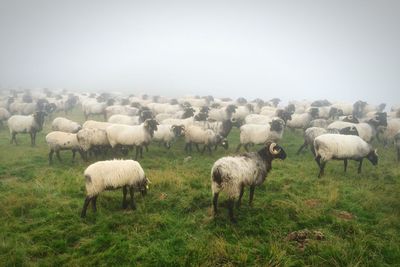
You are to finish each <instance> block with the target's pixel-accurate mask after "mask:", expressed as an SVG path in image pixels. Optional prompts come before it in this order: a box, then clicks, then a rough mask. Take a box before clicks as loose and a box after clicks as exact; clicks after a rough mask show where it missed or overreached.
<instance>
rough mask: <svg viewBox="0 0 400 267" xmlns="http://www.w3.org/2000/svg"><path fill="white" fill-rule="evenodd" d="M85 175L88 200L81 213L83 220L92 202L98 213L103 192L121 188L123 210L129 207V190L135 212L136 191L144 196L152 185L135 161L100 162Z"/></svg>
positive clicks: (92, 166)
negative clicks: (98, 202) (134, 196)
mask: <svg viewBox="0 0 400 267" xmlns="http://www.w3.org/2000/svg"><path fill="white" fill-rule="evenodd" d="M84 175H85V184H86V198H85V202H84V204H83V208H82V212H81V217H82V218H84V217H86V210H87V207H88V205H89V203H90V202H92V207H93V211H94V212H96V211H97V207H96V200H97V197H98V195H99V194H100V193H101V192H103V191H104V190H108V189H117V188H121V187H122V192H123V199H122V208H124V209H126V208H127V207H128V203H127V201H126V195H127V192H128V188H129V194H130V197H131V198H130V206H131V208H132V209H133V210H135V209H136V205H135V201H134V199H133V195H134V190H135V189H137V190H139V191H140V193H141V194H142V196H144V195H146V192H147V189H148V184H149V183H150V181H149V180H148V179H147V178H146V175H145V173H144V171H143V169H142V167H141V166H140V164H139V163H138V162H137V161H134V160H107V161H98V162H96V163H93V164H91V165H90V166H89V167H87V168H86V170H85V172H84Z"/></svg>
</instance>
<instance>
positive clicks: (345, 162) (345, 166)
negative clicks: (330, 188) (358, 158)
mask: <svg viewBox="0 0 400 267" xmlns="http://www.w3.org/2000/svg"><path fill="white" fill-rule="evenodd" d="M343 163H344V172H346V171H347V159H345V160H344V161H343Z"/></svg>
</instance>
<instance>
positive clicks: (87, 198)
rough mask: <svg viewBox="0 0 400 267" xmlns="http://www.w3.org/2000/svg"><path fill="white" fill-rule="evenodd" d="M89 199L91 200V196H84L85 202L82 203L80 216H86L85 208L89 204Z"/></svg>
mask: <svg viewBox="0 0 400 267" xmlns="http://www.w3.org/2000/svg"><path fill="white" fill-rule="evenodd" d="M90 200H92V197H86V198H85V202H84V203H83V208H82V212H81V218H85V217H86V210H87V207H88V206H89V203H90Z"/></svg>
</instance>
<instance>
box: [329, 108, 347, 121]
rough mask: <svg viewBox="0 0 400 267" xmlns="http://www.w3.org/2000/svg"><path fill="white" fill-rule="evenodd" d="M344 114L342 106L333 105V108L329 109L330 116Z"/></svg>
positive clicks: (335, 116) (334, 116)
mask: <svg viewBox="0 0 400 267" xmlns="http://www.w3.org/2000/svg"><path fill="white" fill-rule="evenodd" d="M343 115H344V113H343V110H341V109H340V108H335V107H331V109H330V110H329V118H337V117H339V116H343Z"/></svg>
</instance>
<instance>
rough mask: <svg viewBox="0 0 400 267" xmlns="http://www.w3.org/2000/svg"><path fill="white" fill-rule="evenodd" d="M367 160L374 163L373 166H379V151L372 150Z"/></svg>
mask: <svg viewBox="0 0 400 267" xmlns="http://www.w3.org/2000/svg"><path fill="white" fill-rule="evenodd" d="M367 159H368V160H369V161H371V163H372V165H374V166H375V165H377V164H378V153H377V150H376V149H375V150H371V151H370V152H369V154H368V155H367Z"/></svg>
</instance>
